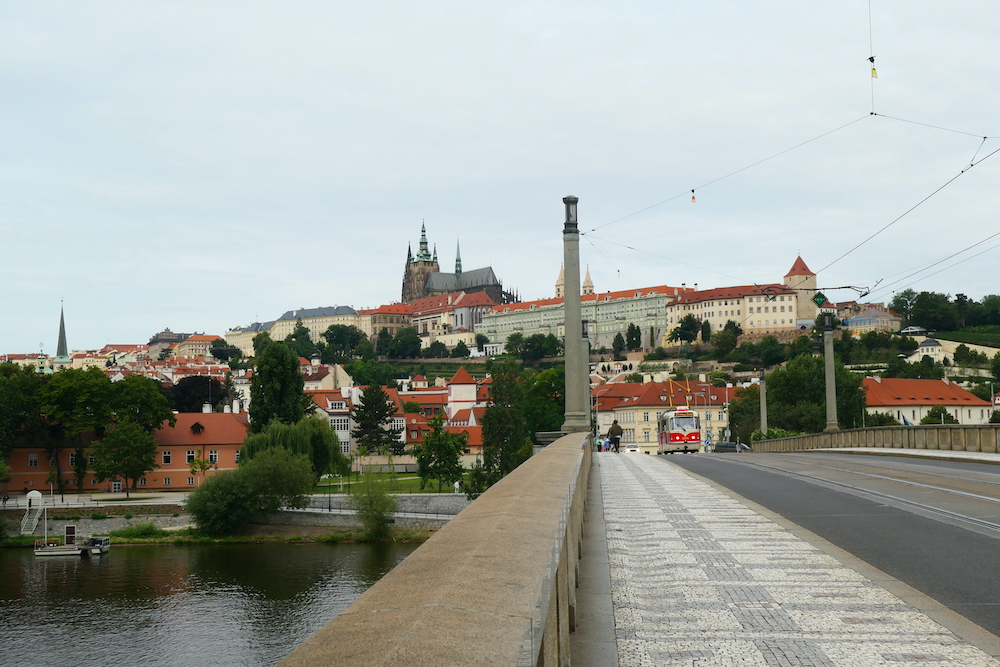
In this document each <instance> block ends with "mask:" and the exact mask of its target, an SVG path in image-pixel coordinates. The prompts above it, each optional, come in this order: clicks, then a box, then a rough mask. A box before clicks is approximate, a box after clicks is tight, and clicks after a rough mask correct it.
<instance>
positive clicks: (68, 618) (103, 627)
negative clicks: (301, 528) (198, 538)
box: [0, 544, 415, 666]
mask: <svg viewBox="0 0 1000 667" xmlns="http://www.w3.org/2000/svg"><path fill="white" fill-rule="evenodd" d="M413 548H415V547H414V546H413V545H398V544H390V545H372V544H337V545H326V544H255V545H218V546H183V547H177V546H168V545H162V546H160V545H158V546H142V547H117V546H116V547H113V548H112V550H111V553H110V554H109V555H107V556H105V557H103V558H92V559H76V558H66V557H55V558H48V559H46V558H35V557H34V556H33V555H32V554H31V552H30V550H20V549H19V550H11V549H6V550H2V549H0V647H2V648H0V665H7V664H18V665H20V664H24V663H25V662H27V661H29V660H30V661H32V662H42V663H48V664H74V665H99V664H100V665H103V664H108V663H112V662H115V663H119V664H150V665H203V664H206V663H207V662H211V663H212V664H213V665H214V666H222V665H261V664H272V663H274V662H276V661H277V660H279V659H280V658H281V657H283V656H284V655H285V654H287V653H288V651H290V650H291V649H292V648H294V647H295V646H297V645H298V644H299V643H301V642H302V641H303V640H304V639H305V638H307V637H308V636H309V635H311V634H312V633H313V632H315V631H316V630H317V629H319V628H320V627H321V626H322V625H323V624H325V623H326V622H327V621H329V620H330V619H331V618H333V617H334V616H335V615H336V614H337V613H339V612H340V611H341V610H343V609H344V608H345V607H346V606H347V605H348V604H350V602H351V601H352V600H354V598H356V597H357V596H358V595H360V594H361V593H362V592H363V591H364V590H366V589H367V588H368V587H369V586H371V585H372V584H373V583H375V582H376V581H378V579H379V578H381V577H382V575H384V574H385V573H386V572H388V571H389V570H390V569H392V567H393V566H395V564H396V563H398V562H399V561H400V560H402V559H403V558H405V557H406V555H407V554H409V553H410V551H412V550H413ZM70 656H72V657H70Z"/></svg>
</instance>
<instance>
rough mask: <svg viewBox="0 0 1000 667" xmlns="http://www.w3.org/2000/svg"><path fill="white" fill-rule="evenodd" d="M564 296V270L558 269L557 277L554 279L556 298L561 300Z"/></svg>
mask: <svg viewBox="0 0 1000 667" xmlns="http://www.w3.org/2000/svg"><path fill="white" fill-rule="evenodd" d="M565 296H566V270H565V269H564V268H563V267H562V266H560V267H559V277H558V278H556V298H557V299H562V298H563V297H565Z"/></svg>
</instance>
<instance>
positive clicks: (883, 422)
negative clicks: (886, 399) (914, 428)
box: [865, 412, 900, 426]
mask: <svg viewBox="0 0 1000 667" xmlns="http://www.w3.org/2000/svg"><path fill="white" fill-rule="evenodd" d="M865 426H900V423H899V421H898V420H897V419H896V418H895V417H893V416H892V413H891V412H873V413H871V414H868V415H865Z"/></svg>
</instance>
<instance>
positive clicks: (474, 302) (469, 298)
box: [455, 292, 497, 308]
mask: <svg viewBox="0 0 1000 667" xmlns="http://www.w3.org/2000/svg"><path fill="white" fill-rule="evenodd" d="M496 305H497V302H496V301H494V300H493V299H491V298H490V295H489V294H487V293H486V292H472V293H471V294H467V293H466V294H462V296H460V297H458V302H457V303H456V304H455V307H456V308H467V307H469V306H496Z"/></svg>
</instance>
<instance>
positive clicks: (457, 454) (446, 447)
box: [414, 417, 469, 493]
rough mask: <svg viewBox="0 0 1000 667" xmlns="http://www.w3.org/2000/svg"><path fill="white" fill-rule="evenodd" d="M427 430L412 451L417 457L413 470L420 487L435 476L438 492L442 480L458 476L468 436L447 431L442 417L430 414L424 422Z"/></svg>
mask: <svg viewBox="0 0 1000 667" xmlns="http://www.w3.org/2000/svg"><path fill="white" fill-rule="evenodd" d="M428 425H429V426H430V429H431V430H430V431H428V432H426V433H425V434H424V442H423V443H422V444H421V445H418V446H417V447H416V448H415V450H416V451H414V455H415V456H416V458H417V474H418V475H420V488H421V489H423V488H424V487H425V486H426V485H427V484H428V483H430V481H431V480H437V485H438V493H441V485H442V484H452V483H454V482H457V481H458V480H460V479H462V472H463V470H462V458H461V457H462V452H463V451H464V450H465V445H466V442H467V441H468V439H469V437H468V435H466V434H465V433H449V432H448V431H446V430H445V428H444V419H442V418H441V417H434V418H433V419H431V420H430V422H429V423H428Z"/></svg>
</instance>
